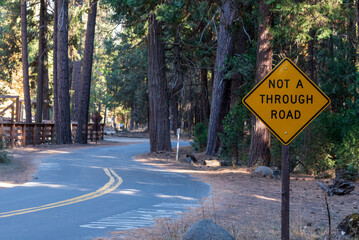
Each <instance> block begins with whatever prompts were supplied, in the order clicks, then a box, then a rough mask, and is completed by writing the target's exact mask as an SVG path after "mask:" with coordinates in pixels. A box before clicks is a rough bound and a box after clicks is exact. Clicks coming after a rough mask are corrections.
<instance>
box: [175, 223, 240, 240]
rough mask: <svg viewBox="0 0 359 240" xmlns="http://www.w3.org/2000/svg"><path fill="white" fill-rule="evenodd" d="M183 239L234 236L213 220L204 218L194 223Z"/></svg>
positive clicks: (210, 239)
mask: <svg viewBox="0 0 359 240" xmlns="http://www.w3.org/2000/svg"><path fill="white" fill-rule="evenodd" d="M182 240H234V237H232V236H231V235H230V234H229V233H228V232H227V231H226V230H224V229H223V228H222V227H221V226H219V225H217V224H216V223H215V222H213V221H212V220H208V219H203V220H200V221H198V222H196V223H195V224H193V225H192V226H191V227H190V228H189V229H188V230H187V232H186V233H185V234H184V236H183V238H182Z"/></svg>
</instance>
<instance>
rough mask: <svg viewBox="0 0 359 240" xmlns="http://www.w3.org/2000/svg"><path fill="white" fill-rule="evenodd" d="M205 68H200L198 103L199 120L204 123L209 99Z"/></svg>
mask: <svg viewBox="0 0 359 240" xmlns="http://www.w3.org/2000/svg"><path fill="white" fill-rule="evenodd" d="M207 73H208V71H207V69H204V68H202V69H201V70H200V81H201V100H200V101H201V104H200V122H203V123H204V124H207V123H208V119H209V109H210V106H209V100H208V76H207Z"/></svg>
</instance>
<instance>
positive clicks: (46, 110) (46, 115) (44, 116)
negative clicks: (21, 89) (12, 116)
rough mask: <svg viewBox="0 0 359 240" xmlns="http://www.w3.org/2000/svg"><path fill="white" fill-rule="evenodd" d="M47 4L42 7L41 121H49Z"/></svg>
mask: <svg viewBox="0 0 359 240" xmlns="http://www.w3.org/2000/svg"><path fill="white" fill-rule="evenodd" d="M47 5H48V2H47V0H45V7H44V11H45V12H44V75H43V86H44V89H43V105H42V119H44V120H50V94H49V71H48V49H47V47H48V45H47V41H48V40H47V39H46V35H47V32H48V31H47V30H48V15H47V12H46V8H47Z"/></svg>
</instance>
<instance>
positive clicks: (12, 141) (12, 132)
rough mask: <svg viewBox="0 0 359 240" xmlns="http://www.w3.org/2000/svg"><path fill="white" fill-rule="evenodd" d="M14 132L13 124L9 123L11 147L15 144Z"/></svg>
mask: <svg viewBox="0 0 359 240" xmlns="http://www.w3.org/2000/svg"><path fill="white" fill-rule="evenodd" d="M14 133H15V124H11V125H10V146H11V148H14V146H15V137H14Z"/></svg>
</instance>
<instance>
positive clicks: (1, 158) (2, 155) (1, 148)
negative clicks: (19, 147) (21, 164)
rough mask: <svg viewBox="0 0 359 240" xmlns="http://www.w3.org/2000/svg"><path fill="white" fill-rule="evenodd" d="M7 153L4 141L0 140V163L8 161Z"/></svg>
mask: <svg viewBox="0 0 359 240" xmlns="http://www.w3.org/2000/svg"><path fill="white" fill-rule="evenodd" d="M9 162H10V158H9V153H8V152H7V150H6V147H5V143H4V142H3V141H0V163H9Z"/></svg>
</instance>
